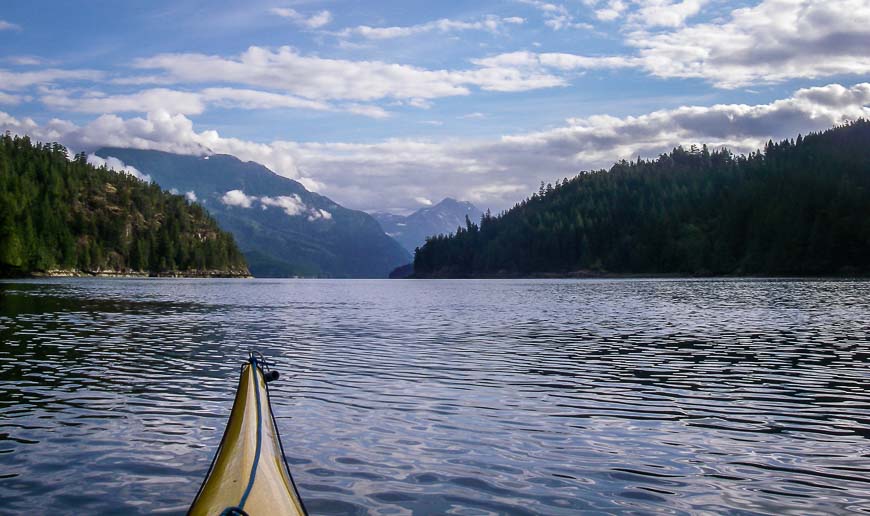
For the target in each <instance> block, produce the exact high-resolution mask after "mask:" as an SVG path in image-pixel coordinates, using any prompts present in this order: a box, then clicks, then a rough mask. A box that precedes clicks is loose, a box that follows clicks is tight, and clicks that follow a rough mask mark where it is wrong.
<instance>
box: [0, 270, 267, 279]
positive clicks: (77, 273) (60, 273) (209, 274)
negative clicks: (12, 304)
mask: <svg viewBox="0 0 870 516" xmlns="http://www.w3.org/2000/svg"><path fill="white" fill-rule="evenodd" d="M0 278H5V279H26V278H253V276H251V273H249V272H248V271H236V270H229V271H218V270H191V271H166V272H148V271H134V270H120V271H115V270H109V271H106V270H100V271H83V270H79V269H52V270H47V271H28V272H23V271H12V272H10V271H6V273H5V274H0Z"/></svg>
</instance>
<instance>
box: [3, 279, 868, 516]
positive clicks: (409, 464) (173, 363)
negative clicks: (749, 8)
mask: <svg viewBox="0 0 870 516" xmlns="http://www.w3.org/2000/svg"><path fill="white" fill-rule="evenodd" d="M868 341H870V283H868V282H857V281H856V282H852V281H763V280H754V281H745V280H727V281H718V280H706V281H684V280H661V281H659V280H649V281H635V280H619V281H568V280H566V281H544V280H541V281H352V280H347V281H325V280H320V281H305V280H289V281H271V280H53V281H35V282H10V283H5V284H0V499H2V500H3V504H2V505H0V513H27V512H31V511H32V510H33V509H34V508H36V509H37V511H36V512H40V513H68V512H76V513H92V514H96V513H118V514H130V513H154V512H167V513H182V512H184V510H185V509H186V507H187V505H188V504H189V503H190V501H191V499H192V498H193V496H194V494H195V493H196V491H197V489H198V487H199V484H200V482H201V480H202V478H203V476H204V474H205V472H206V470H207V468H208V465H209V463H210V460H211V457H212V454H213V453H214V450H215V448H216V446H217V444H218V441H219V440H220V436H221V433H222V431H223V427H224V423H225V420H226V418H227V416H228V413H229V408H230V405H231V403H232V398H233V395H234V390H235V386H236V382H237V380H238V371H239V369H238V367H239V364H240V362H241V361H242V360H243V359H244V352H245V350H247V349H249V348H257V349H259V350H260V351H262V352H263V353H264V354H265V355H267V356H268V357H271V358H272V359H273V360H274V362H275V363H276V366H277V368H278V369H280V370H281V372H282V374H283V376H282V377H281V379H280V380H279V381H278V382H276V383H275V384H273V385H274V387H273V389H272V396H273V399H272V402H273V405H274V409H275V412H276V416H277V417H278V424H279V427H280V431H281V434H282V436H283V439H284V444H285V448H286V451H287V455H288V457H287V459H288V462H289V463H290V466H291V469H292V472H293V475H294V477H295V479H296V482H297V484H298V485H299V488H300V491H301V494H302V496H303V498H304V500H305V501H306V503H307V505H308V507H309V508H310V510H311V511H312V512H313V513H315V514H351V513H358V514H363V513H373V514H407V513H418V514H428V513H455V514H490V513H512V514H529V513H545V514H578V513H583V512H589V513H598V512H620V513H637V514H641V513H674V514H689V513H693V514H695V513H703V512H710V513H723V512H730V513H734V514H759V513H770V514H789V513H791V514H811V513H816V514H831V513H853V512H864V513H870V474H868V473H870V368H868V363H870V343H868Z"/></svg>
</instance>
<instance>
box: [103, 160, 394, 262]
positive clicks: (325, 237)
mask: <svg viewBox="0 0 870 516" xmlns="http://www.w3.org/2000/svg"><path fill="white" fill-rule="evenodd" d="M96 154H97V155H98V156H102V157H104V158H107V157H109V156H111V157H115V158H118V159H120V160H121V161H123V162H124V163H126V164H127V165H132V166H134V167H136V168H137V169H138V170H139V171H141V172H142V173H144V174H148V175H149V176H151V178H152V179H153V180H154V181H155V182H157V183H158V184H160V185H161V186H162V187H164V188H169V189H173V190H175V191H178V192H181V193H184V194H186V195H188V196H189V197H190V198H195V199H196V202H197V203H199V204H201V205H202V206H204V207H205V208H206V209H207V210H208V211H209V213H211V214H212V216H214V217H215V219H217V221H218V222H219V223H220V225H221V227H223V228H224V229H226V230H228V231H230V232H231V233H232V234H233V235H234V236H235V238H236V241H237V242H238V243H239V247H240V248H241V249H242V252H244V254H245V257H246V258H247V260H248V264H249V266H250V268H251V273H253V274H254V275H255V276H261V277H290V276H307V277H337V278H366V277H371V278H386V277H387V275H388V274H389V273H390V271H391V270H392V269H393V268H395V267H396V266H398V265H402V264H403V263H407V262H409V261H410V256H409V254H408V253H407V252H406V251H405V250H404V249H402V247H401V246H400V245H399V244H398V243H397V242H396V241H395V240H393V239H392V238H390V237H388V236H386V235H385V234H384V233H383V231H381V228H380V226H378V223H377V222H376V221H375V220H374V219H373V218H372V217H371V216H369V215H368V214H366V213H364V212H361V211H355V210H349V209H347V208H344V207H342V206H339V205H338V204H336V203H334V202H333V201H332V200H330V199H328V198H326V197H323V196H321V195H318V194H316V193H313V192H309V191H308V190H306V189H305V187H303V186H302V185H301V184H300V183H298V182H296V181H293V180H292V179H288V178H286V177H282V176H279V175H277V174H275V173H274V172H272V171H271V170H269V169H268V168H266V167H264V166H263V165H260V164H258V163H254V162H250V161H248V162H244V161H240V160H239V159H237V158H235V157H233V156H229V155H223V154H218V155H211V156H186V155H178V154H170V153H167V152H160V151H151V150H136V149H119V148H103V149H100V150H98V151H97V152H96Z"/></svg>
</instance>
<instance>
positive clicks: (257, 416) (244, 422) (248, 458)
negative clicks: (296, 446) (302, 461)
mask: <svg viewBox="0 0 870 516" xmlns="http://www.w3.org/2000/svg"><path fill="white" fill-rule="evenodd" d="M188 514H189V515H210V516H211V515H221V514H223V515H244V514H248V515H250V516H257V515H305V514H307V512H306V510H305V506H304V505H303V504H302V500H301V499H300V498H299V493H298V492H297V490H296V486H295V484H294V483H293V479H292V477H291V476H290V471H289V470H288V469H287V465H286V463H285V462H284V453H283V450H282V447H281V438H280V436H279V435H278V430H277V428H276V427H275V420H274V418H273V416H272V409H271V406H270V404H269V390H268V388H267V387H266V378H265V376H264V371H263V364H262V363H261V360H258V359H257V358H256V357H255V356H254V354H251V357H250V359H249V360H248V363H247V364H245V365H244V366H243V367H242V376H241V379H240V380H239V388H238V390H237V391H236V400H235V402H234V403H233V410H232V413H231V414H230V420H229V422H228V423H227V428H226V431H225V432H224V436H223V438H222V439H221V444H220V447H219V448H218V451H217V455H216V456H215V459H214V462H213V463H212V466H211V469H210V470H209V472H208V475H207V476H206V479H205V481H204V482H203V484H202V487H200V490H199V493H198V494H197V495H196V498H195V499H194V501H193V504H192V505H191V506H190V510H189V511H188Z"/></svg>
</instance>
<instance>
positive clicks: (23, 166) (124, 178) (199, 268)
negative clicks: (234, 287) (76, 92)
mask: <svg viewBox="0 0 870 516" xmlns="http://www.w3.org/2000/svg"><path fill="white" fill-rule="evenodd" d="M33 273H108V274H113V273H114V274H127V273H139V274H144V273H148V274H153V275H164V274H165V275H176V274H179V275H247V274H248V272H247V266H246V264H245V260H244V257H243V256H242V254H241V253H240V252H239V250H238V248H237V247H236V244H235V242H234V241H233V237H232V236H231V235H230V234H228V233H226V232H224V231H221V230H220V229H219V228H218V226H217V224H216V223H215V221H214V220H213V219H212V218H211V217H210V216H209V215H208V214H207V213H206V212H205V210H204V209H203V208H202V207H200V206H198V205H196V204H189V203H188V202H187V201H186V200H185V199H184V198H183V197H181V196H178V195H171V194H169V193H168V192H164V191H163V190H161V189H160V187H158V186H157V185H155V184H148V183H145V182H142V181H140V180H138V179H136V178H134V177H131V176H129V175H127V174H124V173H118V172H113V171H110V170H106V169H105V168H95V167H94V166H92V165H89V164H88V163H87V162H86V159H85V155H84V154H80V155H76V156H75V157H74V159H72V160H69V159H68V155H67V150H66V149H65V148H64V147H63V146H61V145H59V144H56V143H55V144H39V143H33V142H31V141H30V139H29V138H27V137H13V136H10V135H9V134H7V135H5V136H3V137H0V275H4V276H10V275H14V276H17V275H26V274H33Z"/></svg>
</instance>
